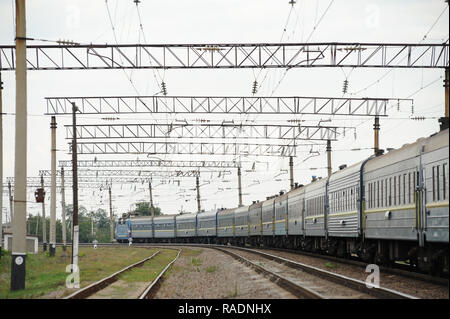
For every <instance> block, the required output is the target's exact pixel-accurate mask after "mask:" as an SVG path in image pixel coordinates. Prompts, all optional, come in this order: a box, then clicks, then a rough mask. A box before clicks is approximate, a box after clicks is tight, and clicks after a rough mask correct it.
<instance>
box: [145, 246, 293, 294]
mask: <svg viewBox="0 0 450 319" xmlns="http://www.w3.org/2000/svg"><path fill="white" fill-rule="evenodd" d="M154 298H155V299H174V298H181V299H183V298H186V299H204V298H208V299H211V298H212V299H223V298H238V299H241V298H248V299H256V298H264V299H279V298H284V299H293V298H296V297H295V296H294V295H292V294H291V293H289V292H287V291H285V290H283V289H281V288H280V287H278V286H277V285H276V284H274V283H273V282H271V281H270V280H268V279H266V278H265V277H263V276H262V275H260V274H258V273H256V272H255V271H253V270H252V269H250V268H248V267H247V266H245V265H243V264H242V263H240V262H238V261H236V260H235V259H233V258H232V257H230V256H228V255H225V254H224V253H221V252H218V251H215V250H213V249H203V248H184V249H183V252H182V253H181V255H180V257H179V259H178V260H177V261H176V263H175V264H174V265H173V266H172V268H171V269H170V270H169V274H168V276H166V278H165V280H164V282H163V283H162V285H161V288H160V289H159V291H158V292H157V293H156V295H155V297H154Z"/></svg>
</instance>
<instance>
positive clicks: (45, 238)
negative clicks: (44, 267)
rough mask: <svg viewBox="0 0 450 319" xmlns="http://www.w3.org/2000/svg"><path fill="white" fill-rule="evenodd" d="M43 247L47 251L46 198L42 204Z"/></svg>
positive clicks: (42, 182) (42, 179)
mask: <svg viewBox="0 0 450 319" xmlns="http://www.w3.org/2000/svg"><path fill="white" fill-rule="evenodd" d="M41 188H42V189H44V177H43V176H42V175H41ZM42 247H43V250H44V251H47V220H46V219H45V196H44V201H43V202H42Z"/></svg>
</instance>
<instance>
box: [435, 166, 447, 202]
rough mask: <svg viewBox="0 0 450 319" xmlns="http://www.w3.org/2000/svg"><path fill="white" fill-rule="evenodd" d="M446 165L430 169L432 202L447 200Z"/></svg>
mask: <svg viewBox="0 0 450 319" xmlns="http://www.w3.org/2000/svg"><path fill="white" fill-rule="evenodd" d="M447 169H448V168H447V163H444V164H442V165H436V166H433V167H432V184H433V186H432V192H433V201H439V200H444V199H447V188H448V185H447V183H448V178H447V176H446V174H448V170H447Z"/></svg>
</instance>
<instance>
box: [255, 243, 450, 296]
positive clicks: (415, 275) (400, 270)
mask: <svg viewBox="0 0 450 319" xmlns="http://www.w3.org/2000/svg"><path fill="white" fill-rule="evenodd" d="M251 248H253V249H261V250H275V251H280V252H287V253H293V254H298V255H304V256H309V257H314V258H320V259H323V260H326V261H331V262H338V263H341V264H346V265H352V266H358V267H361V268H366V266H367V265H368V263H366V262H363V261H359V260H355V259H345V258H339V257H334V256H328V255H322V254H318V253H310V252H306V251H302V250H294V249H286V248H271V247H251ZM379 267H380V272H383V273H386V274H391V275H399V276H402V277H407V278H411V279H415V280H420V281H424V282H431V283H434V284H436V285H440V286H445V287H447V286H448V285H449V279H448V277H447V278H444V277H436V276H432V275H428V274H424V273H421V272H418V271H416V270H406V267H403V266H402V265H399V264H396V265H395V266H394V267H387V266H379Z"/></svg>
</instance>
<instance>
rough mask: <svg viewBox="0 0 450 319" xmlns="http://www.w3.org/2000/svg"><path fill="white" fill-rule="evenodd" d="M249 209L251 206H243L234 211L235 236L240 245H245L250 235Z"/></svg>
mask: <svg viewBox="0 0 450 319" xmlns="http://www.w3.org/2000/svg"><path fill="white" fill-rule="evenodd" d="M248 209H249V206H242V207H238V208H236V210H235V211H234V225H235V226H234V229H235V234H234V235H235V239H236V242H237V243H240V244H245V243H246V242H247V237H248V235H249V229H248V228H249V222H248Z"/></svg>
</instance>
